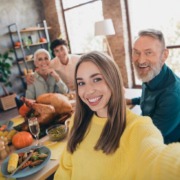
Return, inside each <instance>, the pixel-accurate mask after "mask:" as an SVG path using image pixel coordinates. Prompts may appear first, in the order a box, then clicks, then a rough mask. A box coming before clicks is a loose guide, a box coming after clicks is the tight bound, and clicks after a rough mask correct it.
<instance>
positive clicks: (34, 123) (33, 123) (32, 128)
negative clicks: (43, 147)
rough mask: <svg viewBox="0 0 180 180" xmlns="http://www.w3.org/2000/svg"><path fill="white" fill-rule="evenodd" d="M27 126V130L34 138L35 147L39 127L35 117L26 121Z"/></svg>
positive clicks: (37, 140)
mask: <svg viewBox="0 0 180 180" xmlns="http://www.w3.org/2000/svg"><path fill="white" fill-rule="evenodd" d="M28 124H29V130H30V131H31V134H33V136H34V137H35V138H36V142H37V143H36V145H37V146H38V145H39V133H40V127H39V122H38V119H37V117H31V118H29V119H28Z"/></svg>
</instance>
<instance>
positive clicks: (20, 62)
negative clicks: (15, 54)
mask: <svg viewBox="0 0 180 180" xmlns="http://www.w3.org/2000/svg"><path fill="white" fill-rule="evenodd" d="M32 61H34V59H30V60H25V62H32ZM23 62H24V61H23V60H20V61H18V63H19V64H22V63H23Z"/></svg>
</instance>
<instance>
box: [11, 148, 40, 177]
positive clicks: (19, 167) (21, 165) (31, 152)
mask: <svg viewBox="0 0 180 180" xmlns="http://www.w3.org/2000/svg"><path fill="white" fill-rule="evenodd" d="M41 147H42V146H39V147H36V148H35V149H31V150H30V151H29V152H30V154H29V155H28V156H27V158H26V159H25V160H24V161H23V162H22V163H21V164H20V165H19V166H18V167H17V168H16V169H15V170H14V171H13V172H12V173H11V174H10V175H9V176H8V177H9V178H10V177H12V176H13V175H14V174H15V173H16V172H17V171H18V170H19V169H21V167H23V165H24V164H25V163H26V162H27V161H28V160H29V159H30V158H31V157H32V155H33V153H34V151H35V150H37V149H39V148H41Z"/></svg>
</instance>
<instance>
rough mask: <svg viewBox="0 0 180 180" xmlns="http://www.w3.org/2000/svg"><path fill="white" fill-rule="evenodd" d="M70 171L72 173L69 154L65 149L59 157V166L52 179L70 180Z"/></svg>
mask: <svg viewBox="0 0 180 180" xmlns="http://www.w3.org/2000/svg"><path fill="white" fill-rule="evenodd" d="M71 173H72V162H71V154H70V153H69V152H67V150H66V149H65V150H64V152H63V154H62V156H61V159H60V166H59V168H58V169H57V171H56V173H55V175H54V180H60V179H62V180H63V179H65V180H70V179H71Z"/></svg>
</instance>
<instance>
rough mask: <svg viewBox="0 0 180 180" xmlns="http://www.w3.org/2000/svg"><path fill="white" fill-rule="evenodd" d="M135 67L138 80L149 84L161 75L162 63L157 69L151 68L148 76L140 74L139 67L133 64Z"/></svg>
mask: <svg viewBox="0 0 180 180" xmlns="http://www.w3.org/2000/svg"><path fill="white" fill-rule="evenodd" d="M133 66H134V69H135V73H136V75H137V77H138V79H140V80H141V81H142V82H149V81H151V80H152V79H153V78H154V77H156V76H157V75H158V74H159V73H160V71H161V68H162V62H160V63H159V64H158V65H157V66H156V67H152V66H150V68H151V70H150V71H149V72H148V73H147V75H146V76H145V75H143V74H139V71H138V70H139V69H138V67H137V65H135V64H134V63H133Z"/></svg>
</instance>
